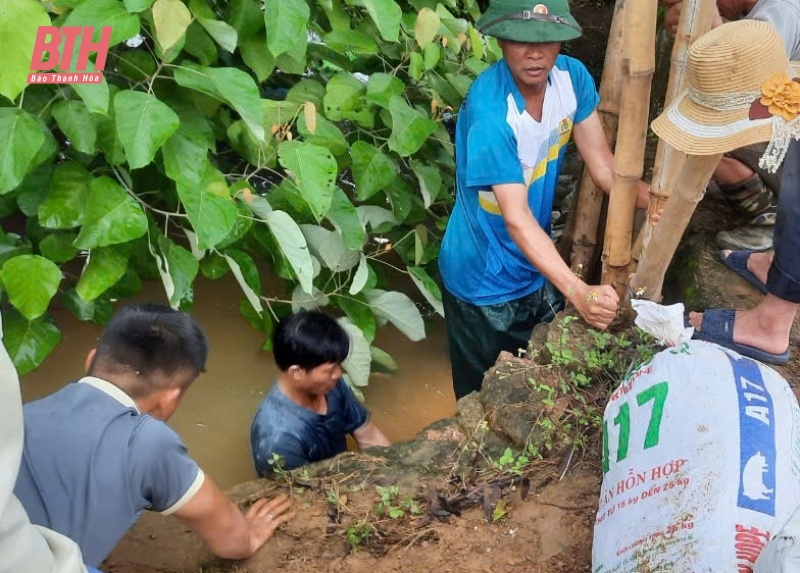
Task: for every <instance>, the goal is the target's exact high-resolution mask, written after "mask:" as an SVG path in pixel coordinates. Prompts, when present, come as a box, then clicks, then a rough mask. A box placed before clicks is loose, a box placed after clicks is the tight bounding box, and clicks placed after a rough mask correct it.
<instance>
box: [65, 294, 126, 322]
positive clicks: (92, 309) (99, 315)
mask: <svg viewBox="0 0 800 573" xmlns="http://www.w3.org/2000/svg"><path fill="white" fill-rule="evenodd" d="M61 300H62V302H63V303H64V306H65V307H66V308H67V310H69V311H70V312H71V313H72V314H73V315H74V316H75V318H77V319H78V320H82V321H87V320H90V321H92V322H95V323H97V324H105V323H107V322H108V321H109V320H111V317H112V316H113V314H114V307H113V306H111V301H110V300H109V299H108V298H96V299H94V300H93V301H91V302H86V301H85V300H83V299H82V298H81V297H80V296H78V291H76V290H75V289H74V288H69V289H67V290H66V291H64V295H63V296H62V297H61Z"/></svg>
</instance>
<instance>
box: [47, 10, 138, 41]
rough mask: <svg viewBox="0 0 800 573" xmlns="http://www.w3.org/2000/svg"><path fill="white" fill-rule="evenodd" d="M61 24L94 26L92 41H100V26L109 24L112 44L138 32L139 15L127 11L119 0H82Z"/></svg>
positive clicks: (131, 36)
mask: <svg viewBox="0 0 800 573" xmlns="http://www.w3.org/2000/svg"><path fill="white" fill-rule="evenodd" d="M63 25H64V26H81V27H84V26H92V27H94V36H93V38H92V40H93V41H94V42H99V41H100V34H101V33H102V28H103V27H104V26H110V27H111V45H112V46H115V45H117V44H119V43H120V42H124V41H125V40H128V39H130V38H133V37H134V36H135V35H136V34H138V33H139V17H138V16H137V15H136V14H130V13H128V11H127V10H126V9H125V5H124V4H123V3H122V2H120V1H119V0H84V1H83V2H81V3H80V4H78V5H77V6H76V7H75V9H74V10H72V12H70V13H69V16H67V19H66V20H65V21H64V24H63ZM81 38H83V37H82V36H81Z"/></svg>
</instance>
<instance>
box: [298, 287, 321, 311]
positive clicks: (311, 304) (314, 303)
mask: <svg viewBox="0 0 800 573" xmlns="http://www.w3.org/2000/svg"><path fill="white" fill-rule="evenodd" d="M311 290H312V291H313V292H311V293H307V292H305V291H304V290H303V289H302V287H301V286H300V285H297V286H296V287H294V290H293V291H292V312H300V311H301V310H318V309H320V308H322V307H324V306H328V303H330V299H329V298H328V296H327V295H326V294H325V293H324V292H322V291H321V290H319V289H318V288H317V287H313V288H312V289H311Z"/></svg>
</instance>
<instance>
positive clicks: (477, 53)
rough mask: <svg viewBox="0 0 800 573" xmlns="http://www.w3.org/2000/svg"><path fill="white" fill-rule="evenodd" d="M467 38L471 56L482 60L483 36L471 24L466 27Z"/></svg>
mask: <svg viewBox="0 0 800 573" xmlns="http://www.w3.org/2000/svg"><path fill="white" fill-rule="evenodd" d="M467 36H468V37H469V43H470V45H471V46H472V55H473V56H474V57H476V58H479V59H482V58H483V55H484V53H485V49H484V47H483V36H482V35H481V33H480V32H478V30H477V29H476V28H475V26H473V25H472V24H470V25H469V26H468V27H467Z"/></svg>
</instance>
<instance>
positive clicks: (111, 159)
mask: <svg viewBox="0 0 800 573" xmlns="http://www.w3.org/2000/svg"><path fill="white" fill-rule="evenodd" d="M93 119H94V121H95V124H96V125H97V147H99V148H100V151H102V152H103V155H104V156H105V158H106V161H107V162H108V163H110V164H111V165H122V164H123V163H125V149H124V148H123V147H122V142H121V141H120V140H119V136H118V135H117V121H116V117H115V115H114V110H113V108H112V109H111V110H110V113H109V114H108V115H95V116H94V118H93Z"/></svg>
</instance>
